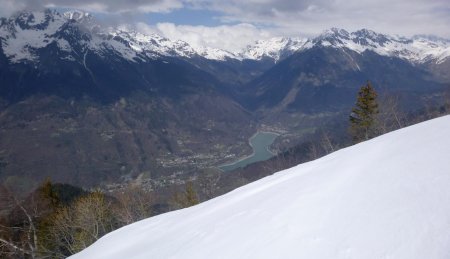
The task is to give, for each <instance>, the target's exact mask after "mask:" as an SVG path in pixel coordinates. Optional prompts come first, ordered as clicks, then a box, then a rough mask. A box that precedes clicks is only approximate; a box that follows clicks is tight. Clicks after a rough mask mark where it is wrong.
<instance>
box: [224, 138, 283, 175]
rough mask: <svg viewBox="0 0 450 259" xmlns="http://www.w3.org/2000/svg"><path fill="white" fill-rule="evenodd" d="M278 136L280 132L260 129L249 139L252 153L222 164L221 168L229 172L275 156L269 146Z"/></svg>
mask: <svg viewBox="0 0 450 259" xmlns="http://www.w3.org/2000/svg"><path fill="white" fill-rule="evenodd" d="M277 136H278V134H275V133H271V132H261V131H258V132H257V133H256V134H255V135H253V136H252V137H251V138H250V140H249V142H250V146H251V147H252V148H253V154H252V155H250V156H248V157H246V158H243V159H240V160H239V161H236V162H233V163H230V164H225V165H221V166H219V169H220V170H222V171H225V172H229V171H233V170H234V169H237V168H240V167H244V166H246V165H249V164H252V163H255V162H259V161H264V160H267V159H269V158H271V157H273V156H274V154H273V153H272V152H270V151H269V146H270V145H272V143H273V142H274V141H275V139H276V138H277Z"/></svg>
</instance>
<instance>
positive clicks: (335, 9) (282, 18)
mask: <svg viewBox="0 0 450 259" xmlns="http://www.w3.org/2000/svg"><path fill="white" fill-rule="evenodd" d="M190 3H191V5H192V6H194V7H195V8H200V9H201V8H205V9H210V10H215V11H218V12H221V13H222V14H223V16H222V17H221V19H222V21H224V22H247V23H252V24H259V25H267V24H268V25H272V26H277V27H280V28H283V29H284V30H285V31H288V32H289V33H290V34H298V33H300V32H302V33H308V34H310V33H318V32H320V31H322V30H324V29H327V28H330V27H342V28H345V29H349V30H355V29H360V28H369V29H373V30H375V31H379V32H385V33H396V34H400V35H406V36H408V35H411V34H421V33H431V34H437V35H441V36H446V37H449V36H450V30H449V29H448V28H449V26H450V1H449V0H376V1H373V0H246V1H238V0H229V1H213V0H190Z"/></svg>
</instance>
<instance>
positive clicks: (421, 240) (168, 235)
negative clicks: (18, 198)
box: [71, 116, 450, 259]
mask: <svg viewBox="0 0 450 259" xmlns="http://www.w3.org/2000/svg"><path fill="white" fill-rule="evenodd" d="M449 128H450V116H446V117H441V118H438V119H434V120H431V121H427V122H424V123H421V124H417V125H414V126H411V127H408V128H404V129H401V130H398V131H395V132H391V133H389V134H386V135H383V136H380V137H378V138H375V139H372V140H370V141H367V142H364V143H361V144H358V145H355V146H352V147H349V148H346V149H343V150H340V151H337V152H335V153H332V154H330V155H328V156H326V157H323V158H320V159H318V160H315V161H312V162H309V163H305V164H301V165H298V166H296V167H293V168H291V169H288V170H284V171H282V172H279V173H276V174H274V175H272V176H269V177H266V178H263V179H261V180H259V181H257V182H254V183H251V184H248V185H246V186H244V187H241V188H239V189H237V190H235V191H232V192H230V193H228V194H225V195H223V196H220V197H218V198H215V199H213V200H210V201H207V202H205V203H202V204H199V205H197V206H194V207H191V208H188V209H183V210H178V211H174V212H171V213H167V214H163V215H160V216H156V217H153V218H150V219H146V220H143V221H140V222H137V223H135V224H132V225H129V226H126V227H123V228H121V229H119V230H117V231H114V232H112V233H110V234H108V235H106V236H105V237H103V238H101V239H100V240H98V241H97V242H96V243H94V244H93V245H92V246H91V247H89V248H87V249H86V250H84V251H82V252H81V253H79V254H77V255H75V256H73V257H71V258H74V259H84V258H86V259H87V258H108V259H111V258H183V259H184V258H258V259H261V258H315V259H320V258H335V259H339V258H365V259H370V258H396V259H402V258H403V259H414V258H418V259H419V258H420V259H421V258H430V259H446V258H450V250H449V249H448V248H449V245H450V231H448V230H449V229H450V203H449V202H448V201H449V200H450V188H449V186H450V163H449V160H448V158H449V157H450V138H449V137H448V129H449Z"/></svg>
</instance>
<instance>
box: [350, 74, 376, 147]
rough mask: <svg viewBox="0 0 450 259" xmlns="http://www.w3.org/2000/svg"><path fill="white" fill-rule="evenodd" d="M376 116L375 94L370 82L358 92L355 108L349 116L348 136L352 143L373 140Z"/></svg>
mask: <svg viewBox="0 0 450 259" xmlns="http://www.w3.org/2000/svg"><path fill="white" fill-rule="evenodd" d="M377 114H378V103H377V93H376V92H375V89H374V88H373V87H372V84H371V83H370V82H367V84H366V85H364V86H362V87H361V89H360V90H359V92H358V96H357V100H356V104H355V107H354V108H353V109H352V113H351V114H350V134H351V136H352V138H353V141H354V142H360V141H364V140H368V139H370V138H373V137H374V136H375V135H376V116H377Z"/></svg>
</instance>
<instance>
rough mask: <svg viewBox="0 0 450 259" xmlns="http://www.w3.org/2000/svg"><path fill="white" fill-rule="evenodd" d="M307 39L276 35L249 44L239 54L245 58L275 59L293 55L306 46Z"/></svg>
mask: <svg viewBox="0 0 450 259" xmlns="http://www.w3.org/2000/svg"><path fill="white" fill-rule="evenodd" d="M307 41H308V40H307V39H303V38H285V37H276V38H271V39H268V40H258V41H256V42H255V44H254V45H249V46H247V48H246V49H244V50H243V51H242V52H241V53H240V54H239V56H241V57H242V58H243V59H256V60H258V59H263V58H270V59H273V60H275V61H278V60H280V59H281V58H283V57H286V56H288V55H291V54H292V53H294V52H295V51H297V50H300V49H302V48H303V47H304V45H305V43H306V42H307Z"/></svg>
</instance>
